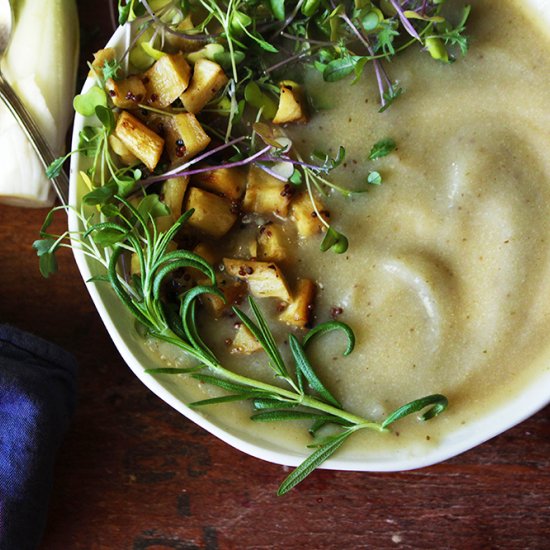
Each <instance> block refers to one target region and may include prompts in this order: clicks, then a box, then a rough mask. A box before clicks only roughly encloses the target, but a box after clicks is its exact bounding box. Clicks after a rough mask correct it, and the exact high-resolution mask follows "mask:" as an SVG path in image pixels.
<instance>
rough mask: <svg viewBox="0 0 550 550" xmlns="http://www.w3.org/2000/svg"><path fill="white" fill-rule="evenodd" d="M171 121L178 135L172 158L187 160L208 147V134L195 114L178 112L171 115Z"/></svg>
mask: <svg viewBox="0 0 550 550" xmlns="http://www.w3.org/2000/svg"><path fill="white" fill-rule="evenodd" d="M172 122H173V125H174V128H175V130H176V133H177V136H178V137H177V138H176V140H175V142H174V145H173V146H174V160H182V161H187V160H189V159H191V158H193V157H195V156H196V155H198V154H199V153H200V152H201V151H202V150H204V149H206V147H208V144H209V143H210V141H211V140H210V136H209V135H208V134H207V133H206V132H205V131H204V130H203V127H202V126H201V123H200V122H199V121H198V120H197V117H196V116H195V115H193V114H192V113H180V114H179V115H175V116H174V117H172ZM180 140H181V141H180ZM169 152H170V150H169Z"/></svg>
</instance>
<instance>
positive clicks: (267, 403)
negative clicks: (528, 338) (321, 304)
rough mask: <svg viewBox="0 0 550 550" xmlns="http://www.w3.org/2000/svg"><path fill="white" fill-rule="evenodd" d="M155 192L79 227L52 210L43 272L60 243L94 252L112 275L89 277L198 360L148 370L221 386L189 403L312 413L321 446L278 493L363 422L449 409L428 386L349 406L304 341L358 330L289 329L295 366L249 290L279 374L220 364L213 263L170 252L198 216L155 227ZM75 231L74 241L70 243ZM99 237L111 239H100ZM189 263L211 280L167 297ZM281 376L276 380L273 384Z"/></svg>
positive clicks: (326, 326)
mask: <svg viewBox="0 0 550 550" xmlns="http://www.w3.org/2000/svg"><path fill="white" fill-rule="evenodd" d="M150 197H151V195H149V196H146V197H144V199H142V201H141V203H140V204H139V205H138V206H137V207H135V206H133V205H132V204H131V203H130V202H128V201H126V200H125V199H123V198H122V197H118V196H117V197H115V199H116V201H117V203H118V205H119V206H118V207H117V212H116V217H114V218H113V220H112V221H107V222H103V221H100V222H95V219H94V218H93V217H90V216H89V217H86V216H85V215H84V214H79V219H80V222H81V224H82V226H83V230H82V231H81V232H77V233H71V234H69V233H68V232H66V233H64V234H62V235H52V234H49V233H48V232H47V229H48V227H49V225H50V223H51V220H52V216H53V211H52V213H51V214H50V215H49V216H48V218H47V220H46V222H45V224H44V227H43V228H42V232H41V236H42V238H43V239H42V240H40V241H37V242H35V243H34V247H35V248H36V250H37V253H38V255H39V256H40V263H41V270H42V272H43V274H44V275H45V276H47V275H49V274H50V273H51V272H53V271H55V267H56V265H55V252H56V250H57V249H58V248H60V247H62V246H78V247H79V248H80V249H81V250H83V251H84V252H85V253H86V254H87V255H88V256H90V257H92V258H95V259H96V260H98V261H99V262H100V263H101V264H102V265H103V266H104V268H105V270H106V274H105V275H104V276H99V277H96V278H94V279H93V282H96V283H98V282H105V281H107V282H108V283H109V284H110V286H111V287H112V289H113V291H114V293H115V295H116V296H117V297H118V299H119V300H120V301H121V302H122V303H123V304H124V305H125V306H126V308H127V309H128V310H129V312H130V313H131V314H132V315H133V316H134V317H135V318H136V320H137V321H138V322H139V323H140V324H141V325H142V326H143V327H144V328H145V330H146V331H147V332H148V333H149V335H150V336H152V337H154V338H157V339H159V340H161V341H164V342H168V343H169V344H172V345H174V346H175V347H177V348H178V349H180V350H182V351H183V352H185V353H186V354H187V355H188V356H189V357H190V358H191V359H192V360H193V361H194V362H195V365H193V366H191V367H189V368H183V369H182V368H172V369H168V368H155V369H149V370H147V372H149V373H150V374H152V375H153V374H154V375H161V374H184V375H188V376H192V377H193V378H195V379H196V380H199V381H201V382H203V383H206V384H209V385H212V386H216V387H218V388H220V389H221V390H223V391H224V392H226V394H225V395H222V396H219V397H214V398H209V399H205V400H201V401H197V402H194V403H190V406H191V407H195V408H196V407H204V406H212V405H216V404H220V403H228V402H234V401H243V402H248V403H250V405H251V407H252V410H253V412H252V414H251V419H252V420H253V421H255V422H274V421H277V422H282V421H296V420H301V421H308V422H310V427H309V432H310V434H312V436H313V437H314V439H313V442H312V445H310V446H311V447H315V448H316V450H315V451H314V452H313V454H312V455H310V456H309V457H308V458H307V459H306V460H305V461H304V462H303V463H302V464H301V465H300V466H299V467H298V468H296V469H295V470H294V471H293V472H292V473H291V474H290V475H289V476H288V477H287V478H286V479H285V480H284V481H283V483H282V484H281V486H280V488H279V491H278V494H284V493H286V492H288V491H289V490H290V489H292V487H294V486H295V485H297V484H298V483H300V482H301V481H302V480H303V479H304V478H305V477H307V476H308V475H309V474H310V473H311V472H312V471H313V470H314V469H315V468H317V467H318V466H319V465H321V464H322V463H323V462H324V461H325V460H327V459H328V458H329V457H330V456H332V455H333V454H334V453H335V452H336V451H337V450H338V449H339V448H340V447H341V446H342V445H343V444H344V442H345V441H346V439H347V438H348V437H350V436H351V435H352V434H353V433H355V432H357V431H359V430H374V431H377V432H385V431H387V430H388V427H389V426H390V425H391V424H393V423H394V422H396V421H398V420H400V419H401V418H403V417H404V416H407V415H410V414H413V413H416V412H419V411H421V410H423V409H427V411H426V412H425V413H424V415H423V416H421V420H428V419H430V418H433V417H435V416H437V415H438V414H440V413H441V412H443V411H444V410H445V409H446V407H447V399H446V398H445V397H444V396H442V395H438V394H436V395H430V396H427V397H423V398H421V399H417V400H414V401H412V402H410V403H407V404H406V405H404V406H402V407H400V408H398V409H397V410H395V411H394V412H392V413H391V414H389V415H388V416H387V418H386V419H385V420H384V421H382V422H376V421H373V420H369V419H366V418H363V417H361V416H358V415H356V414H355V413H353V412H351V411H348V410H346V409H345V408H344V407H343V406H342V404H341V403H340V402H339V400H338V399H337V398H336V397H335V396H334V394H333V393H332V392H331V391H330V390H329V389H328V388H327V387H326V385H325V384H324V383H323V382H322V380H321V379H320V377H319V376H318V375H317V373H316V372H315V369H314V367H313V365H312V364H311V362H310V360H309V358H308V356H307V349H308V348H309V346H311V345H312V343H313V342H314V341H315V340H317V339H318V338H319V337H321V336H322V335H323V334H326V333H329V332H333V331H339V332H341V333H342V334H343V335H344V336H345V337H346V340H347V345H346V347H345V349H344V351H343V354H344V355H349V354H350V353H351V352H352V351H353V347H354V344H355V337H354V334H353V331H352V329H351V328H350V327H349V326H348V325H346V324H345V323H342V322H339V321H329V322H326V323H322V324H320V325H318V326H317V327H315V328H313V329H312V330H310V331H309V332H308V333H307V334H306V335H305V336H304V337H303V338H302V339H300V338H298V336H296V335H295V334H290V335H289V344H290V351H291V355H292V359H293V366H292V367H291V366H289V365H287V364H286V363H285V361H284V360H283V357H282V355H281V353H280V351H279V348H278V346H277V343H276V340H275V338H274V336H273V334H272V332H271V330H270V328H269V326H268V323H267V321H266V319H265V317H264V315H263V313H262V311H261V309H260V307H259V306H258V304H257V303H256V302H255V301H254V299H253V298H251V297H250V298H249V301H248V304H249V307H250V315H249V314H247V313H245V312H244V311H243V310H241V309H239V308H237V307H234V308H233V311H234V312H235V314H236V315H237V316H238V318H239V319H240V321H241V322H242V323H243V324H244V325H245V326H246V327H247V328H248V330H250V332H251V333H252V334H253V335H254V336H255V338H256V339H257V340H258V341H259V343H260V344H261V346H262V348H263V349H264V351H265V353H266V354H267V357H268V359H269V361H268V368H269V369H270V370H271V373H272V375H273V379H274V383H267V382H263V381H260V380H257V379H254V378H250V377H247V376H243V375H241V374H238V373H237V372H235V371H233V370H232V369H231V368H229V367H227V366H225V365H223V364H222V363H221V362H220V360H219V359H218V358H217V357H216V355H215V353H214V352H213V351H212V350H211V349H210V348H209V347H208V346H207V344H206V343H205V342H204V340H203V339H202V337H201V335H200V333H199V330H198V323H197V313H196V309H197V301H198V299H199V298H200V296H201V295H203V294H205V293H210V294H215V295H217V296H219V297H220V298H222V299H224V296H223V294H222V293H221V292H220V290H219V289H218V288H216V286H215V280H216V279H215V274H214V271H213V269H212V268H211V266H210V265H209V264H208V263H207V262H205V261H204V260H203V259H202V258H201V257H200V256H198V255H196V254H194V253H192V252H189V251H187V250H176V251H169V247H168V245H169V243H170V241H171V240H172V239H173V237H174V236H175V234H176V233H177V232H178V231H179V230H180V229H181V227H182V226H183V225H184V224H185V222H186V221H187V220H188V219H189V217H190V216H191V215H192V213H193V212H192V211H188V212H186V213H185V214H183V215H182V216H181V217H180V218H179V219H178V220H177V221H176V223H175V224H174V225H173V226H172V227H171V228H170V229H169V230H167V231H165V232H162V231H158V230H157V227H156V223H155V203H154V201H153V200H151V198H150ZM69 237H72V239H73V245H71V244H69V243H66V240H67V239H68V238H69ZM98 241H101V242H103V243H104V245H106V246H98V244H97V243H98ZM128 253H131V254H135V255H136V257H137V259H138V262H139V266H140V274H141V275H140V277H134V278H132V279H131V278H129V277H128V274H127V273H125V271H124V268H123V267H122V264H121V259H122V258H123V257H124V255H126V254H128ZM182 268H193V269H197V270H199V271H201V272H202V273H204V274H205V275H206V276H207V277H208V278H209V279H210V281H211V283H212V285H211V286H195V287H193V288H190V289H189V290H187V291H185V292H183V293H182V294H181V296H179V299H178V302H177V303H173V302H171V301H170V300H169V299H168V298H167V297H166V296H165V295H164V293H163V288H164V285H165V283H166V282H167V281H168V280H169V279H170V278H171V277H172V276H173V274H174V273H175V272H177V270H180V269H182ZM275 381H276V383H275ZM329 428H330V432H329V435H326V436H325V437H324V438H323V437H321V438H318V434H319V432H320V431H324V430H325V429H329Z"/></svg>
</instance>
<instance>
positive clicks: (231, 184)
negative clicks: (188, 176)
mask: <svg viewBox="0 0 550 550" xmlns="http://www.w3.org/2000/svg"><path fill="white" fill-rule="evenodd" d="M193 182H194V183H196V184H197V185H198V186H199V187H201V188H202V189H206V190H207V191H212V192H213V193H218V194H219V195H223V196H224V197H227V198H228V199H231V200H239V199H240V198H241V197H242V195H243V193H244V189H245V187H246V175H245V174H244V173H243V171H242V170H241V169H240V168H218V169H216V170H212V171H209V172H202V173H200V174H196V175H194V176H193Z"/></svg>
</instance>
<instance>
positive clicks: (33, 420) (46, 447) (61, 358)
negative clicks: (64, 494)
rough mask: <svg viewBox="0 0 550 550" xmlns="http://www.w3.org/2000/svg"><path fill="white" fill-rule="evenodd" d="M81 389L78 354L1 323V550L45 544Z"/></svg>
mask: <svg viewBox="0 0 550 550" xmlns="http://www.w3.org/2000/svg"><path fill="white" fill-rule="evenodd" d="M75 394H76V362H75V359H74V357H73V356H72V355H70V354H69V353H67V352H65V351H64V350H62V349H61V348H59V347H57V346H55V345H54V344H51V343H50V342H47V341H45V340H42V339H41V338H37V337H36V336H33V335H32V334H28V333H25V332H21V331H19V330H17V329H15V328H13V327H10V326H5V325H0V550H26V549H34V548H36V547H37V546H38V544H39V541H40V538H41V536H42V532H43V530H44V525H45V522H46V513H47V506H48V500H49V496H50V491H51V486H52V477H53V465H54V459H55V454H56V451H57V449H58V447H59V445H60V443H61V440H62V438H63V435H64V433H65V431H66V430H67V427H68V425H69V420H70V418H71V416H72V413H73V410H74V406H75Z"/></svg>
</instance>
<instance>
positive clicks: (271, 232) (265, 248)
mask: <svg viewBox="0 0 550 550" xmlns="http://www.w3.org/2000/svg"><path fill="white" fill-rule="evenodd" d="M285 243H286V237H285V234H284V232H283V228H282V227H281V226H280V225H279V224H276V223H273V222H269V223H266V224H265V225H262V226H261V227H260V234H259V235H258V245H259V246H258V248H259V250H258V258H259V259H260V260H267V261H271V262H281V261H283V260H286V258H287V255H288V254H287V249H286V244H285Z"/></svg>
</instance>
